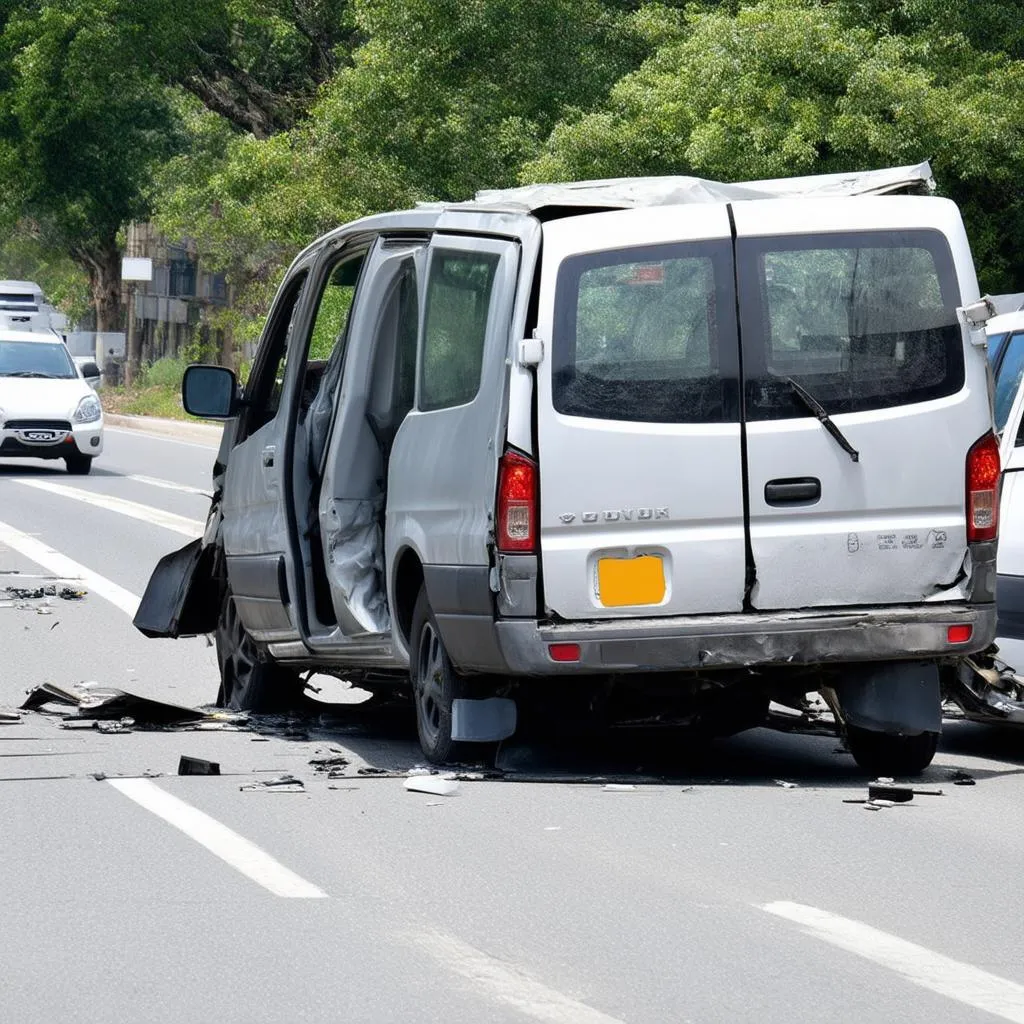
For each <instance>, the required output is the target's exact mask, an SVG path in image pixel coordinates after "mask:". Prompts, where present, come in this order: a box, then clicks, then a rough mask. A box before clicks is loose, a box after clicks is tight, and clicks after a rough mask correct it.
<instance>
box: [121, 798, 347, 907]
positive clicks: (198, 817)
mask: <svg viewBox="0 0 1024 1024" xmlns="http://www.w3.org/2000/svg"><path fill="white" fill-rule="evenodd" d="M107 782H109V783H110V785H111V786H113V787H114V789H116V790H117V791H118V792H120V793H123V794H124V795H125V796H126V797H128V799H129V800H134V801H135V803H137V804H138V805H139V806H140V807H144V808H145V809H146V810H147V811H149V812H151V813H152V814H155V815H156V816H157V817H158V818H162V819H163V820H164V821H166V822H167V824H168V825H173V826H174V828H176V829H178V830H179V831H180V832H184V833H185V835H187V836H188V837H189V838H190V839H194V840H195V841H196V842H197V843H199V845H200V846H203V847H205V848H206V849H207V850H209V851H210V853H212V854H213V855H214V856H215V857H219V858H220V859H221V860H222V861H224V862H225V863H226V864H230V865H231V867H233V868H234V869H235V870H236V871H239V872H241V873H242V874H243V875H245V876H246V878H249V879H251V880H252V881H254V882H255V883H256V884H257V885H261V886H263V888H264V889H266V890H267V891H268V892H271V893H273V894H274V895H275V896H283V897H286V898H290V899H306V900H310V899H313V900H316V899H326V898H327V893H325V892H324V891H323V889H320V888H319V887H318V886H315V885H313V883H312V882H307V881H306V879H304V878H302V877H300V876H299V875H297V874H295V872H294V871H292V870H291V869H289V868H286V867H285V866H284V865H283V864H281V863H280V862H279V861H277V860H275V859H274V858H273V857H271V856H270V854H269V853H267V852H266V851H265V850H261V849H260V848H259V847H258V846H257V845H256V844H255V843H252V842H250V841H249V840H248V839H246V838H245V837H244V836H240V835H239V834H238V833H237V832H233V831H232V830H231V829H229V828H228V827H227V825H223V824H221V822H219V821H217V819H216V818H211V817H210V816H209V815H208V814H206V813H205V812H204V811H201V810H199V808H197V807H193V806H192V805H191V804H187V803H185V801H184V800H179V799H178V797H176V796H172V795H171V794H170V793H168V792H167V791H166V790H163V789H161V788H160V787H159V786H157V785H156V784H155V783H154V782H151V781H150V780H149V779H107Z"/></svg>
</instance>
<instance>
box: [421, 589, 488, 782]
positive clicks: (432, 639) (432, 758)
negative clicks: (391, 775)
mask: <svg viewBox="0 0 1024 1024" xmlns="http://www.w3.org/2000/svg"><path fill="white" fill-rule="evenodd" d="M409 679H410V681H411V683H412V695H413V703H414V704H415V706H416V731H417V733H419V738H420V747H421V748H422V750H423V756H424V757H426V759H427V760H428V761H429V762H430V763H431V764H447V763H448V762H449V761H457V760H460V759H462V758H465V757H466V756H467V745H466V744H464V743H456V742H455V741H454V740H453V739H452V702H453V701H454V700H456V699H458V698H461V697H465V696H468V684H467V682H466V679H465V678H464V677H463V676H460V675H459V674H458V673H457V672H456V671H455V669H454V668H453V667H452V663H451V659H450V658H449V657H448V652H447V651H446V650H445V647H444V641H443V640H442V639H441V633H440V631H439V630H438V628H437V621H436V620H435V618H434V613H433V612H432V611H431V610H430V603H429V602H428V600H427V591H426V588H425V587H421V588H420V593H419V597H417V598H416V607H415V608H414V610H413V613H412V631H411V633H410V643H409ZM474 746H476V744H474Z"/></svg>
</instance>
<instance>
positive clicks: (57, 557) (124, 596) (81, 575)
mask: <svg viewBox="0 0 1024 1024" xmlns="http://www.w3.org/2000/svg"><path fill="white" fill-rule="evenodd" d="M0 544H4V545H6V546H7V547H9V548H10V549H11V550H12V551H17V552H18V554H20V555H24V556H25V557H26V558H27V559H29V560H30V561H32V562H35V563H36V565H41V566H42V567H43V568H44V569H48V570H49V571H50V572H52V573H53V574H54V575H55V576H59V577H61V578H62V579H66V580H81V581H82V582H83V583H84V584H85V585H86V587H88V589H89V590H90V591H91V592H92V593H94V594H96V595H97V596H99V597H102V598H104V599H105V600H107V601H109V602H110V603H111V604H112V605H114V606H115V607H117V608H120V609H121V611H123V612H124V613H125V615H127V616H128V617H129V618H135V613H136V611H138V608H139V600H140V599H139V598H138V597H136V596H135V595H134V594H133V593H131V592H130V591H128V590H125V589H124V587H120V586H118V585H117V584H116V583H114V582H113V581H111V580H108V579H107V578H106V577H105V576H101V575H100V574H99V573H97V572H93V571H92V569H87V568H86V567H85V566H84V565H80V564H79V563H78V562H76V561H74V560H73V559H70V558H68V556H67V555H62V554H61V553H60V552H59V551H55V550H54V549H53V548H51V547H50V545H49V544H45V543H44V542H43V541H41V540H39V539H38V538H36V537H30V536H29V535H28V534H27V533H22V532H21V530H16V529H15V528H14V527H13V526H8V525H7V523H0Z"/></svg>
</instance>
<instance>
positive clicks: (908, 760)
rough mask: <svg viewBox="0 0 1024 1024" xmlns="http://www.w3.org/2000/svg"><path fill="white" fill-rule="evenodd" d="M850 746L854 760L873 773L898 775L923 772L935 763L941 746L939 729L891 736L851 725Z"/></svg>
mask: <svg viewBox="0 0 1024 1024" xmlns="http://www.w3.org/2000/svg"><path fill="white" fill-rule="evenodd" d="M846 745H847V746H848V747H849V749H850V753H851V754H853V759H854V760H855V761H856V762H857V764H858V765H859V766H860V767H861V768H863V769H864V771H865V772H867V773H868V774H869V775H871V776H874V777H878V776H880V775H885V776H890V777H892V778H897V777H900V776H907V775H920V774H921V772H923V771H924V770H925V768H927V767H928V765H930V764H931V763H932V758H933V757H934V756H935V751H936V749H937V748H938V745H939V734H938V733H937V732H922V733H920V734H918V735H917V736H890V735H888V734H887V733H884V732H871V731H870V730H869V729H858V728H856V727H855V726H848V727H847V730H846Z"/></svg>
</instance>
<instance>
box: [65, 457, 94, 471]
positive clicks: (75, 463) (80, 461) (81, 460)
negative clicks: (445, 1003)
mask: <svg viewBox="0 0 1024 1024" xmlns="http://www.w3.org/2000/svg"><path fill="white" fill-rule="evenodd" d="M64 465H65V466H67V467H68V472H69V473H71V474H72V475H73V476H87V475H88V473H89V470H90V469H92V456H91V455H79V454H75V455H65V456H64Z"/></svg>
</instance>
